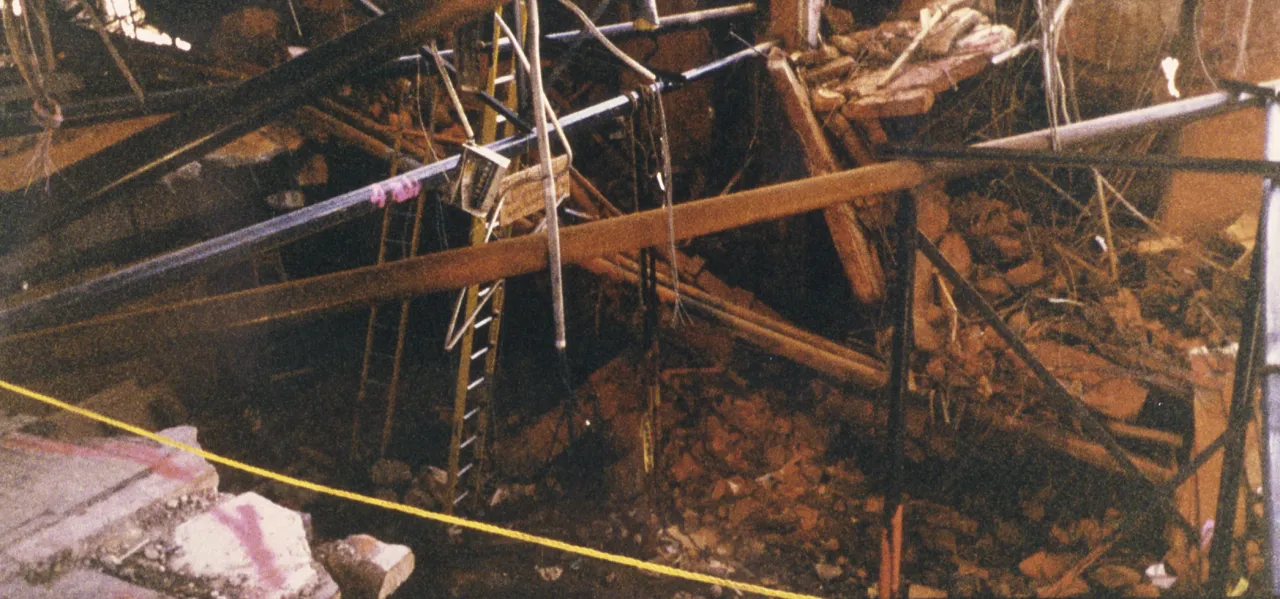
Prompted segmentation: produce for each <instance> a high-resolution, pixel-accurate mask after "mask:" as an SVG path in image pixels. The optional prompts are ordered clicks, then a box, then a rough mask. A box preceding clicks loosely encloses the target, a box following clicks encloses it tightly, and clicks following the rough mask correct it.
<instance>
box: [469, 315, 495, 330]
mask: <svg viewBox="0 0 1280 599" xmlns="http://www.w3.org/2000/svg"><path fill="white" fill-rule="evenodd" d="M492 321H493V317H492V316H486V317H484V318H481V319H480V320H477V321H476V324H475V325H474V326H472V327H471V328H474V329H478V328H480V327H482V326H485V325H487V324H489V323H490V322H492Z"/></svg>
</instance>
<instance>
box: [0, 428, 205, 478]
mask: <svg viewBox="0 0 1280 599" xmlns="http://www.w3.org/2000/svg"><path fill="white" fill-rule="evenodd" d="M0 447H3V448H4V449H13V450H19V451H27V452H33V453H44V454H54V455H65V456H75V457H81V458H91V459H103V458H110V459H117V460H126V461H130V462H135V463H138V464H142V465H144V466H146V467H147V468H148V469H150V470H151V471H152V472H154V473H156V474H158V475H160V476H163V477H165V478H169V479H177V480H183V481H190V480H194V479H195V478H196V476H198V475H199V474H200V471H201V469H200V468H199V467H198V466H183V465H181V464H178V463H176V459H177V458H179V457H181V455H182V453H181V452H177V451H170V450H168V449H166V448H164V447H159V446H152V445H147V444H143V443H137V442H134V441H118V440H108V441H104V442H102V443H101V444H99V445H97V446H85V445H77V444H75V443H67V442H65V441H58V440H55V439H46V438H44V437H37V436H35V435H27V434H24V433H13V434H10V435H7V436H5V437H4V438H3V439H2V440H0Z"/></svg>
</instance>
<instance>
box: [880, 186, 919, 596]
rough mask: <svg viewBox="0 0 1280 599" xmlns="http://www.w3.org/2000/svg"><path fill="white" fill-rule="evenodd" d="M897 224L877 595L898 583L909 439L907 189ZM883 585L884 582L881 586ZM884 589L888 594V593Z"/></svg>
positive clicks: (912, 202) (911, 293)
mask: <svg viewBox="0 0 1280 599" xmlns="http://www.w3.org/2000/svg"><path fill="white" fill-rule="evenodd" d="M895 220H896V225H895V229H897V231H898V247H897V250H896V252H895V254H896V256H895V262H896V263H897V265H898V268H897V271H898V277H897V280H896V282H895V283H894V286H893V297H892V298H891V299H890V300H889V314H890V316H889V317H890V319H891V321H892V322H893V341H892V343H893V345H892V348H891V351H890V356H889V384H888V385H886V387H885V397H886V400H887V401H886V403H887V404H888V406H889V413H888V415H887V420H886V429H887V431H886V440H885V443H886V445H887V446H888V452H887V453H888V462H889V465H888V475H887V476H886V479H885V495H884V514H883V516H884V531H885V532H884V533H883V534H884V535H886V536H885V539H884V542H882V543H881V544H880V550H881V552H883V553H882V555H881V556H880V560H881V564H882V565H881V568H880V573H881V580H880V584H881V585H882V586H881V589H884V590H882V592H881V593H880V596H881V597H886V596H895V595H896V593H897V590H898V587H899V585H900V582H901V578H900V572H901V567H902V555H901V549H902V547H901V546H900V544H899V543H900V541H901V539H902V527H903V526H905V523H904V522H903V520H902V513H903V505H902V494H903V492H904V490H905V488H906V476H907V475H906V454H905V451H906V443H907V416H906V414H907V408H906V394H907V379H908V378H909V377H910V376H911V353H912V350H913V348H914V347H915V342H914V341H915V340H914V338H913V335H914V332H913V329H914V327H913V322H912V321H913V320H914V319H913V313H914V310H913V309H912V308H913V304H914V303H915V272H916V235H915V232H916V198H915V195H914V194H912V193H910V192H904V193H899V194H898V209H897V216H896V219H895ZM883 585H888V588H887V589H885V587H884V586H883ZM886 593H887V594H886Z"/></svg>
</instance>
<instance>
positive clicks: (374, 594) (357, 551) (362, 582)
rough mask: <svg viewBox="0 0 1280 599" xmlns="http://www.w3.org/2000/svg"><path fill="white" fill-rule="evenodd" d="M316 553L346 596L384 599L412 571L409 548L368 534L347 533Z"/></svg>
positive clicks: (358, 598) (411, 553) (357, 598)
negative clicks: (345, 536) (384, 541)
mask: <svg viewBox="0 0 1280 599" xmlns="http://www.w3.org/2000/svg"><path fill="white" fill-rule="evenodd" d="M316 553H317V556H318V557H319V558H320V560H321V562H322V563H324V566H325V568H327V569H328V570H329V574H330V575H332V576H333V578H334V580H336V581H337V583H338V587H339V588H341V589H342V596H343V597H346V598H347V599H385V598H386V597H387V596H388V595H390V594H391V593H394V592H395V591H396V589H398V588H400V585H402V584H404V581H406V580H408V579H409V575H410V574H412V573H413V567H414V557H413V551H411V550H410V549H409V548H408V547H406V546H404V545H391V544H387V543H383V542H382V541H379V540H378V539H375V538H373V537H371V536H369V535H351V536H349V537H347V538H345V539H342V540H340V541H334V542H332V543H328V544H325V545H324V546H322V547H320V548H318V549H317V550H316Z"/></svg>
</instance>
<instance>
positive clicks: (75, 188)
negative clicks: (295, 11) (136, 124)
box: [0, 0, 500, 252]
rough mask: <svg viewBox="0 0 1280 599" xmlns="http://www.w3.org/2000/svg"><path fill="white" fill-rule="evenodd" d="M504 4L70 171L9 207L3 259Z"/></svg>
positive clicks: (270, 78)
mask: <svg viewBox="0 0 1280 599" xmlns="http://www.w3.org/2000/svg"><path fill="white" fill-rule="evenodd" d="M499 3H500V0H451V1H450V2H425V1H423V2H415V3H413V4H411V5H409V6H408V7H406V8H403V9H398V10H395V11H391V12H388V13H387V14H386V15H385V16H383V17H380V18H377V19H374V20H372V21H369V22H367V23H365V24H363V25H361V26H360V27H358V28H356V29H354V30H352V31H350V32H348V33H345V34H343V35H342V36H340V37H338V38H336V39H334V40H332V41H330V42H327V43H324V44H321V45H320V46H318V47H316V48H313V49H312V50H311V51H309V52H307V53H305V54H303V55H302V56H299V57H298V58H295V59H293V60H290V61H288V62H285V63H283V64H281V65H279V66H277V67H275V68H273V69H271V70H269V71H267V72H265V73H263V74H261V75H259V76H257V77H254V78H253V79H250V80H248V81H245V82H244V83H242V84H240V85H238V86H236V88H235V90H234V91H232V92H231V93H230V94H228V96H226V97H222V98H214V99H210V100H208V101H206V102H201V103H200V104H198V105H196V106H193V107H191V108H190V109H188V110H185V111H183V112H181V113H178V114H176V115H174V116H172V117H170V118H168V119H167V120H165V121H163V122H161V123H159V124H157V125H155V126H154V127H150V128H147V129H144V130H142V131H139V132H137V133H135V134H133V135H131V136H129V137H127V138H125V139H122V140H120V141H118V142H116V143H114V144H112V145H111V146H109V147H107V148H106V149H104V150H102V151H100V152H97V153H95V154H93V155H91V156H88V157H86V158H84V159H82V160H80V161H78V162H75V163H73V164H70V165H68V166H66V167H64V168H63V169H61V170H60V171H59V172H58V174H57V176H56V177H53V178H52V179H51V181H50V184H49V186H48V187H49V189H50V192H49V193H47V194H41V193H33V194H25V193H23V194H18V193H13V194H7V195H8V197H4V198H0V222H3V223H4V227H3V228H0V252H3V251H7V250H9V249H12V248H13V247H14V246H15V245H16V244H18V243H20V242H22V241H25V240H30V239H32V238H34V237H35V236H37V235H39V234H41V233H46V232H48V231H51V230H54V229H57V228H60V227H62V226H65V225H67V224H70V223H71V222H72V221H74V220H75V219H76V218H78V217H81V216H84V215H85V214H88V213H89V212H90V211H91V210H92V209H93V207H94V206H96V205H98V204H101V203H103V202H104V201H105V200H106V199H109V198H110V197H113V196H115V194H117V193H120V192H123V191H126V190H128V189H130V188H131V187H133V186H134V185H138V184H141V183H144V182H148V181H153V180H155V179H156V178H158V177H160V176H163V175H165V174H167V173H169V172H172V171H174V170H176V169H177V168H179V167H180V166H182V165H183V164H186V163H188V162H190V161H191V160H193V159H196V158H198V157H200V156H202V155H204V154H206V153H208V152H209V151H210V150H212V149H214V148H216V147H218V146H220V145H222V144H224V143H226V142H228V141H231V140H233V139H235V138H237V137H240V136H241V135H244V134H246V133H248V132H250V131H253V130H254V129H257V128H258V127H260V126H262V125H263V124H264V123H266V122H267V121H269V120H271V119H272V118H274V117H277V116H279V115H280V114H282V113H284V112H286V111H288V110H292V109H294V108H296V107H298V106H301V105H302V104H304V103H306V102H308V101H310V100H312V99H313V98H315V97H316V96H317V95H319V94H321V93H323V92H325V91H326V90H327V89H328V88H330V87H332V86H333V85H336V84H338V83H339V82H341V81H344V80H346V79H349V78H350V77H351V76H352V75H354V74H357V73H360V72H363V71H368V70H371V69H373V68H374V67H376V66H378V65H380V64H383V63H384V61H386V60H388V59H389V58H390V57H391V55H392V54H393V53H394V52H395V51H396V49H397V47H398V46H399V45H400V43H399V40H401V39H402V38H404V37H407V36H414V37H422V36H430V35H432V34H437V33H440V32H443V31H447V30H448V29H449V28H451V27H453V26H454V25H456V24H458V23H461V22H464V21H466V20H469V19H473V18H476V17H479V16H480V15H481V14H483V13H484V12H485V11H486V10H490V9H492V8H493V7H494V6H496V5H497V4H499Z"/></svg>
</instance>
